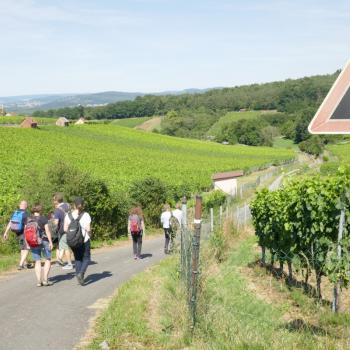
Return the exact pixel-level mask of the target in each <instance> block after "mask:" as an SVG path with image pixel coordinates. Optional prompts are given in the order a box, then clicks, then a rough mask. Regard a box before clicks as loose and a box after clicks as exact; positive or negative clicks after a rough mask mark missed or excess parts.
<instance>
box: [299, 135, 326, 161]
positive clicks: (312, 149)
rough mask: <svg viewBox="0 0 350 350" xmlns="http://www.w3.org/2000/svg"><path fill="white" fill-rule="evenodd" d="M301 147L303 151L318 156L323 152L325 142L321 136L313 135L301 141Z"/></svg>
mask: <svg viewBox="0 0 350 350" xmlns="http://www.w3.org/2000/svg"><path fill="white" fill-rule="evenodd" d="M299 148H300V150H301V151H302V152H305V153H309V154H312V155H314V156H316V157H318V156H319V155H320V154H321V153H322V152H323V149H324V143H323V141H322V139H321V137H320V136H318V135H313V136H311V137H310V138H308V139H307V140H305V141H302V142H300V143H299Z"/></svg>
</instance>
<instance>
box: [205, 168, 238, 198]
mask: <svg viewBox="0 0 350 350" xmlns="http://www.w3.org/2000/svg"><path fill="white" fill-rule="evenodd" d="M243 174H244V173H243V170H236V171H228V172H226V173H217V174H214V175H213V177H212V180H213V182H214V189H215V190H221V191H223V192H225V193H227V194H229V195H231V196H235V195H236V194H237V178H238V177H240V176H243Z"/></svg>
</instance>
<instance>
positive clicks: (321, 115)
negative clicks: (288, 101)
mask: <svg viewBox="0 0 350 350" xmlns="http://www.w3.org/2000/svg"><path fill="white" fill-rule="evenodd" d="M349 86H350V60H349V61H348V62H347V64H346V65H345V68H344V69H343V70H342V72H341V73H340V74H339V76H338V78H337V80H336V81H335V83H334V84H333V86H332V88H331V89H330V90H329V92H328V94H327V96H326V98H325V99H324V101H323V102H322V104H321V106H320V108H319V109H318V111H317V112H316V114H315V116H314V117H313V119H312V121H311V123H310V124H309V127H308V131H309V133H310V134H316V135H317V134H350V116H349V119H331V117H332V115H333V113H334V111H335V110H336V108H337V107H338V105H339V103H340V101H341V100H342V98H343V97H344V95H345V94H346V92H347V90H348V88H349Z"/></svg>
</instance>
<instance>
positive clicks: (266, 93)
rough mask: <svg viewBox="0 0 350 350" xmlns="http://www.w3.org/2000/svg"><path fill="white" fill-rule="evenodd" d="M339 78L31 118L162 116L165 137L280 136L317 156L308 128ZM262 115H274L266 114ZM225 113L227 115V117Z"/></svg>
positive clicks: (260, 139)
mask: <svg viewBox="0 0 350 350" xmlns="http://www.w3.org/2000/svg"><path fill="white" fill-rule="evenodd" d="M338 74H339V71H337V72H335V73H334V74H329V75H318V76H313V77H305V78H301V79H295V80H292V79H288V80H286V81H281V82H272V83H265V84H253V85H246V86H238V87H233V88H224V89H214V90H210V91H207V92H205V93H202V94H183V95H179V96H174V95H167V96H155V95H147V96H143V97H137V98H136V99H135V100H134V101H122V102H117V103H113V104H109V105H107V106H101V107H89V108H84V107H83V106H78V107H74V108H62V109H55V110H49V111H46V112H43V111H36V112H34V114H33V115H34V116H36V117H44V116H45V117H56V118H57V117H61V116H65V117H67V118H69V119H77V118H79V117H81V116H84V117H85V118H87V119H123V118H131V117H149V116H154V115H163V116H165V117H164V118H163V119H162V124H161V131H160V132H161V133H163V134H167V135H171V136H178V137H186V138H198V139H211V140H215V141H217V142H228V143H230V144H235V143H241V144H246V145H251V146H272V145H273V140H274V137H276V136H278V135H282V136H284V137H286V138H288V139H291V140H293V141H294V142H295V143H298V144H299V143H301V142H304V143H302V144H301V145H300V147H301V149H302V150H303V151H305V152H309V153H312V154H315V155H319V154H320V153H321V152H322V149H323V145H324V143H325V142H327V140H325V139H322V138H319V137H310V136H311V135H309V134H308V132H307V126H308V124H309V122H310V120H311V118H312V117H313V115H314V113H315V111H316V110H317V108H318V107H319V106H320V104H321V103H322V101H323V99H324V97H325V96H326V94H327V92H328V91H329V89H330V87H331V86H332V84H333V82H334V81H335V79H336V77H337V76H338ZM235 111H236V112H237V113H238V111H240V113H242V111H255V112H254V113H256V118H253V119H252V118H250V117H249V118H247V115H245V114H244V113H242V114H237V115H236V116H232V114H230V113H232V112H235ZM266 111H273V112H275V114H273V113H268V114H266ZM227 115H229V116H230V115H231V117H229V118H227V117H226V116H227ZM221 118H223V119H222V120H221ZM243 119H244V121H242V120H243ZM214 125H216V127H214V128H213V126H214ZM213 131H214V132H213Z"/></svg>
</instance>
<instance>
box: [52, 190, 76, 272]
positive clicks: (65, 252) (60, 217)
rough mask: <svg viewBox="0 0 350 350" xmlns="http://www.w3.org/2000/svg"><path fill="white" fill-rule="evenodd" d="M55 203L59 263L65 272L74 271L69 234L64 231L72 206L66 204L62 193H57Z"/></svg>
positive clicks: (54, 215) (54, 217)
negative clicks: (68, 242)
mask: <svg viewBox="0 0 350 350" xmlns="http://www.w3.org/2000/svg"><path fill="white" fill-rule="evenodd" d="M53 203H54V206H55V210H54V213H53V219H54V223H55V226H56V230H57V235H58V247H57V253H56V257H57V262H58V264H59V265H61V266H62V269H63V270H72V269H73V264H72V257H71V256H72V255H71V250H70V248H69V246H68V244H67V234H66V232H65V231H64V218H65V216H66V214H67V213H68V212H69V211H70V205H69V204H68V203H65V202H64V198H63V194H62V193H55V195H54V196H53ZM63 257H65V258H66V261H67V263H64V261H63Z"/></svg>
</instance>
